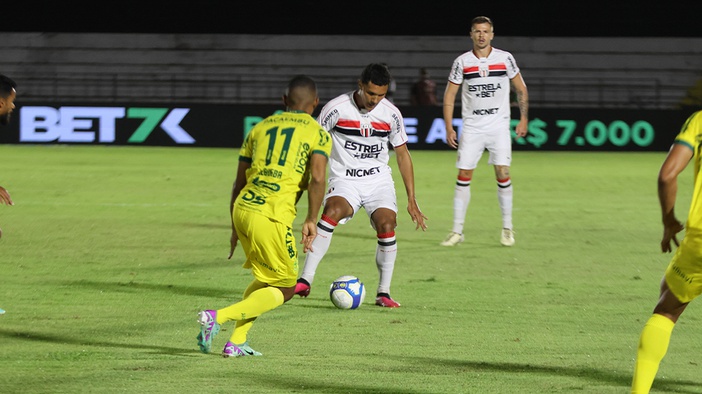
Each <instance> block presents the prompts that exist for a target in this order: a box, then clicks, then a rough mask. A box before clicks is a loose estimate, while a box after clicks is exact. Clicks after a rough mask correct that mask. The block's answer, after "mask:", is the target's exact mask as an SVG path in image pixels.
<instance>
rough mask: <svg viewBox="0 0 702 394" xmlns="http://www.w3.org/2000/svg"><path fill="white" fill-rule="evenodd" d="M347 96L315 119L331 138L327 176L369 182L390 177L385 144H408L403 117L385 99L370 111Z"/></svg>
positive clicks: (334, 102) (329, 103)
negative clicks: (377, 176)
mask: <svg viewBox="0 0 702 394" xmlns="http://www.w3.org/2000/svg"><path fill="white" fill-rule="evenodd" d="M353 93H354V92H348V93H345V94H342V95H341V96H338V97H336V98H334V99H332V100H331V101H329V102H328V103H327V104H326V105H325V106H324V107H323V108H322V111H321V112H320V114H319V117H318V118H317V121H318V122H319V124H321V125H322V127H324V128H325V129H326V130H327V131H328V132H329V133H330V134H331V137H332V141H333V145H332V153H331V158H330V160H329V176H330V178H333V177H341V178H347V179H348V178H354V179H359V180H364V181H366V180H369V179H372V178H374V177H375V176H376V175H378V174H384V173H388V174H389V173H390V172H391V170H390V166H389V165H388V161H389V159H390V155H389V152H388V149H389V147H388V142H389V143H390V144H392V146H393V147H397V146H401V145H404V144H406V143H407V132H406V131H405V123H404V120H403V118H402V113H400V110H399V109H397V107H396V106H395V105H394V104H393V103H392V102H390V101H389V100H387V99H383V100H381V101H380V102H379V103H378V105H376V106H375V108H373V110H371V111H367V110H365V109H360V108H358V106H357V105H356V103H355V102H354V100H353Z"/></svg>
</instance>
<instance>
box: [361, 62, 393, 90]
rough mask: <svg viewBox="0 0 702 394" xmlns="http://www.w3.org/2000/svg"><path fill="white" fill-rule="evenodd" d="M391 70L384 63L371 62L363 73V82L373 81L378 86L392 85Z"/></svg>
mask: <svg viewBox="0 0 702 394" xmlns="http://www.w3.org/2000/svg"><path fill="white" fill-rule="evenodd" d="M391 79H392V77H391V76H390V70H388V66H386V65H385V64H383V63H371V64H369V65H367V66H366V68H365V69H364V70H363V72H362V73H361V83H368V82H373V83H374V84H376V85H378V86H386V85H390V80H391Z"/></svg>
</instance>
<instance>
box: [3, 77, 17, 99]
mask: <svg viewBox="0 0 702 394" xmlns="http://www.w3.org/2000/svg"><path fill="white" fill-rule="evenodd" d="M13 90H17V84H16V83H15V81H13V80H12V79H10V78H9V77H7V76H5V75H2V74H0V97H2V98H8V97H10V95H11V94H12V91H13Z"/></svg>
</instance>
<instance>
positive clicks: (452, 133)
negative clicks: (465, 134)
mask: <svg viewBox="0 0 702 394" xmlns="http://www.w3.org/2000/svg"><path fill="white" fill-rule="evenodd" d="M458 87H459V85H456V84H455V83H451V82H447V83H446V90H445V91H444V126H445V127H446V143H447V144H448V145H449V146H450V147H452V148H453V149H456V148H458V138H457V135H456V130H454V129H453V108H454V106H455V105H456V104H455V103H456V94H457V93H458Z"/></svg>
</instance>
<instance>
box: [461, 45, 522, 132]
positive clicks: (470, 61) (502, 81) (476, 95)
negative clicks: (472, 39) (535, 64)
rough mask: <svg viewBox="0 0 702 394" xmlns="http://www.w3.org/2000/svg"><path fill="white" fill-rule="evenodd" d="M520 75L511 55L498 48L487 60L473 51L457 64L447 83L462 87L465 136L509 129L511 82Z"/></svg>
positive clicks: (463, 56)
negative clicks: (466, 133)
mask: <svg viewBox="0 0 702 394" xmlns="http://www.w3.org/2000/svg"><path fill="white" fill-rule="evenodd" d="M517 74H519V67H517V62H516V61H515V60H514V57H513V56H512V54H511V53H509V52H507V51H503V50H501V49H497V48H492V51H490V54H489V55H488V57H486V58H478V57H477V56H475V54H474V53H473V51H472V50H471V51H469V52H466V53H464V54H462V55H460V56H459V57H457V58H456V60H454V62H453V66H452V67H451V73H450V74H449V78H448V80H449V82H451V83H454V84H456V85H460V84H463V86H462V92H461V104H462V106H463V108H462V112H461V116H462V118H463V131H464V132H466V131H467V132H472V133H490V132H498V131H501V130H504V127H505V126H504V125H505V123H506V124H507V127H509V119H510V106H509V92H510V80H511V79H512V78H514V77H516V76H517Z"/></svg>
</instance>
